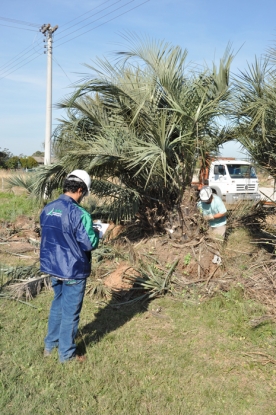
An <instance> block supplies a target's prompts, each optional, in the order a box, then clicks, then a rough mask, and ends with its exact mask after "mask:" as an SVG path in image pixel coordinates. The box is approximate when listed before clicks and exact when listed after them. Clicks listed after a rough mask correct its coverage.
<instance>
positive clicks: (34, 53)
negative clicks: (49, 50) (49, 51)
mask: <svg viewBox="0 0 276 415" xmlns="http://www.w3.org/2000/svg"><path fill="white" fill-rule="evenodd" d="M30 52H31V51H30ZM30 52H26V53H25V54H24V55H26V54H27V53H30ZM36 54H38V52H37V51H35V52H32V54H31V55H29V56H27V57H26V58H24V59H22V60H21V61H20V62H18V63H16V64H14V65H12V66H10V67H9V68H7V69H6V70H4V72H3V71H2V75H3V74H5V73H6V72H8V71H10V70H11V69H12V68H14V67H16V66H18V65H20V64H21V63H22V62H24V61H26V60H27V59H29V58H31V57H32V56H33V55H36ZM24 55H23V56H24ZM41 55H43V53H41ZM23 56H22V57H23ZM39 56H40V55H39ZM19 59H20V58H19ZM17 60H18V59H17ZM31 60H33V59H31ZM27 63H28V62H27ZM22 66H23V65H22ZM20 68H21V66H20ZM18 69H19V68H18ZM7 75H9V74H7ZM7 75H5V76H7Z"/></svg>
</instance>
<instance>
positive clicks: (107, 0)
mask: <svg viewBox="0 0 276 415" xmlns="http://www.w3.org/2000/svg"><path fill="white" fill-rule="evenodd" d="M110 1H111V0H106V1H104V2H103V3H102V4H99V5H98V6H96V7H93V9H90V10H88V11H87V12H85V13H83V14H81V15H80V16H78V17H75V18H74V19H72V20H69V22H67V23H64V25H63V27H64V26H67V25H68V24H70V23H72V22H74V21H75V20H77V19H80V18H81V17H82V16H85V15H86V14H87V13H90V12H91V11H93V10H95V9H97V8H98V7H100V6H103V5H104V4H105V3H108V2H110ZM92 16H93V15H92ZM90 17H91V16H90ZM81 22H82V20H81V21H80V22H79V23H81ZM77 24H78V23H77ZM73 26H74V25H73ZM70 27H72V26H70ZM70 27H69V28H68V29H70ZM68 29H64V30H61V31H60V32H59V33H63V32H64V31H65V30H68Z"/></svg>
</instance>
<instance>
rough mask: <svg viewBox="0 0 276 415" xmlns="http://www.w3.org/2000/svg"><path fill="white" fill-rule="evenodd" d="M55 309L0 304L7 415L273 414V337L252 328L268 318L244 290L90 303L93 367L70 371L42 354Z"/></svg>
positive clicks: (82, 347) (84, 331)
mask: <svg viewBox="0 0 276 415" xmlns="http://www.w3.org/2000/svg"><path fill="white" fill-rule="evenodd" d="M50 301H51V293H50V292H47V291H45V292H44V293H43V294H41V295H39V297H37V298H36V299H35V300H33V301H32V302H31V303H30V304H31V305H32V306H33V307H35V308H33V307H29V306H28V305H25V304H20V303H18V302H12V301H8V300H1V303H0V307H1V337H0V339H1V340H0V342H1V344H0V348H1V356H0V366H1V383H0V388H1V402H0V413H1V414H3V415H14V414H19V413H20V414H41V415H44V414H51V415H55V414H69V415H72V414H93V415H94V414H95V415H109V414H114V415H115V414H116V415H123V414H125V415H129V414H132V415H144V414H151V415H155V414H156V415H157V414H158V415H165V414H166V415H167V414H168V415H169V414H173V415H177V414H185V415H186V414H187V415H188V414H196V415H199V414H200V415H201V414H202V415H203V414H204V415H205V414H206V415H207V414H208V415H209V414H210V415H211V414H212V415H213V414H216V415H219V414H221V415H225V414H227V415H230V414H233V415H238V414H248V415H255V414H256V415H259V414H264V415H266V414H267V415H268V414H275V413H276V411H275V405H274V402H275V399H276V378H275V369H276V366H275V362H276V353H275V339H276V337H275V336H276V329H275V326H274V325H271V324H264V325H260V326H259V327H258V328H255V329H252V328H250V324H249V322H250V320H251V319H252V318H254V317H255V316H256V315H260V314H262V312H263V310H261V308H260V306H257V305H256V304H254V303H253V302H250V301H245V300H243V299H242V298H241V297H240V295H239V293H238V292H230V293H227V294H225V295H218V296H217V297H216V298H214V299H211V300H210V301H208V302H206V303H203V304H200V303H198V302H197V300H196V299H194V301H193V302H191V303H187V302H184V301H173V300H172V299H169V298H160V299H157V300H155V301H153V302H152V303H150V304H148V305H147V306H146V305H144V306H142V305H135V306H128V307H121V308H119V309H116V308H112V307H111V306H110V305H108V304H107V305H104V306H101V307H99V306H97V304H96V303H95V301H94V300H92V299H91V298H89V297H86V299H85V303H84V308H83V312H82V316H81V323H80V332H79V336H78V349H79V351H80V352H84V351H85V352H86V355H87V360H86V362H85V363H78V362H70V363H66V364H60V363H59V362H58V356H57V352H54V353H53V355H52V356H51V357H50V358H43V356H42V351H43V338H44V336H45V332H46V327H47V315H48V309H49V305H50ZM255 353H256V354H255ZM262 353H263V354H264V355H265V356H263V355H262Z"/></svg>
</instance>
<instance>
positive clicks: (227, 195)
mask: <svg viewBox="0 0 276 415" xmlns="http://www.w3.org/2000/svg"><path fill="white" fill-rule="evenodd" d="M195 184H196V185H197V187H198V190H200V189H201V188H202V186H204V185H208V186H210V187H211V188H212V190H213V192H214V193H216V194H217V195H218V196H219V197H221V198H222V200H224V201H225V202H226V203H228V204H233V203H236V202H238V201H240V200H252V201H256V202H257V201H259V200H261V194H260V193H259V191H258V178H257V175H256V172H255V169H254V167H253V166H252V164H250V163H249V162H247V161H242V160H236V159H233V158H229V159H228V158H218V159H216V160H212V161H211V162H210V163H209V167H208V168H205V169H203V168H201V169H200V172H199V181H198V180H197V182H196V183H195V182H194V181H193V183H192V185H193V186H194V185H195Z"/></svg>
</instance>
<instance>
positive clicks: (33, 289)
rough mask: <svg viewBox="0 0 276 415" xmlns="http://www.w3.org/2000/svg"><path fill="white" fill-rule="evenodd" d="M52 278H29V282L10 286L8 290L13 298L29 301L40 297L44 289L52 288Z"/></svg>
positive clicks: (46, 276) (21, 281)
mask: <svg viewBox="0 0 276 415" xmlns="http://www.w3.org/2000/svg"><path fill="white" fill-rule="evenodd" d="M50 278H51V277H50V276H49V275H41V276H40V277H34V278H29V279H27V280H19V281H18V282H15V283H13V284H11V285H9V286H8V287H7V290H8V292H9V293H10V295H11V296H12V297H13V298H16V299H21V298H25V299H26V300H27V301H29V300H32V299H33V297H35V296H36V295H38V294H39V293H40V291H41V290H42V288H47V289H50V288H51V283H50Z"/></svg>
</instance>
